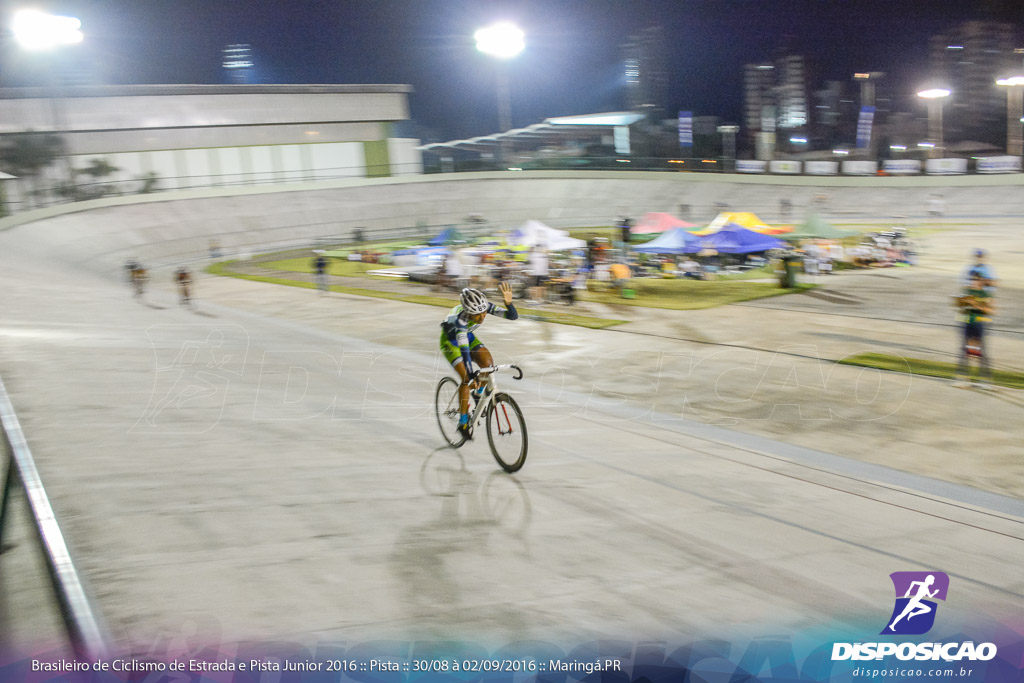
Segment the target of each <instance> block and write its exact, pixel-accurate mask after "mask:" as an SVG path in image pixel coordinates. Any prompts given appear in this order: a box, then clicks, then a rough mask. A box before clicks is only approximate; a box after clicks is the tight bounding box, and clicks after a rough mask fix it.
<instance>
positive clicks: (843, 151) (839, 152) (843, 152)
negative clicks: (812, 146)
mask: <svg viewBox="0 0 1024 683" xmlns="http://www.w3.org/2000/svg"><path fill="white" fill-rule="evenodd" d="M832 153H833V154H837V155H839V156H846V155H847V154H849V153H850V150H848V149H834V150H832Z"/></svg>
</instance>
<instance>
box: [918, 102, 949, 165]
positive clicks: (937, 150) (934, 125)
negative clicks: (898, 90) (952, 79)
mask: <svg viewBox="0 0 1024 683" xmlns="http://www.w3.org/2000/svg"><path fill="white" fill-rule="evenodd" d="M917 96H918V97H920V98H921V99H923V100H927V102H928V141H929V142H931V143H932V144H934V145H935V146H934V147H932V148H931V150H930V151H929V153H928V156H930V157H932V158H933V159H936V158H942V156H943V155H944V154H945V145H944V143H943V141H942V102H943V100H945V98H947V97H949V90H948V89H946V88H929V89H927V90H920V91H918V93H917Z"/></svg>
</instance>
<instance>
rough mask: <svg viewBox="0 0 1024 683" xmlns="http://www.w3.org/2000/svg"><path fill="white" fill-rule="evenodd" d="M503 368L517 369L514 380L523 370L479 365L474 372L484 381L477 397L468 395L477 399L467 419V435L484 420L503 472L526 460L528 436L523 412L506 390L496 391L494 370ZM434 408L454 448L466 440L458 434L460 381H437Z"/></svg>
mask: <svg viewBox="0 0 1024 683" xmlns="http://www.w3.org/2000/svg"><path fill="white" fill-rule="evenodd" d="M504 368H511V369H513V370H515V371H516V373H517V374H516V375H514V376H513V379H517V380H519V379H522V378H523V371H522V369H520V368H519V366H517V365H513V364H508V365H495V366H493V367H488V368H480V369H479V370H478V371H477V373H478V375H479V377H480V379H481V380H482V382H483V387H482V391H481V393H480V395H479V396H477V395H476V394H475V393H474V392H471V393H470V397H471V398H472V399H473V400H474V401H475V402H476V406H475V407H474V409H473V412H472V414H471V415H470V418H469V424H470V438H471V437H472V429H473V427H474V426H476V425H479V424H480V422H481V421H483V422H484V423H485V424H486V425H487V442H488V443H489V444H490V447H491V454H493V455H494V459H495V460H497V461H498V464H499V465H501V468H502V469H503V470H505V471H506V472H518V471H519V470H520V469H522V467H523V463H525V462H526V451H527V447H528V444H529V442H528V435H527V431H526V420H525V419H524V418H523V411H522V410H520V409H519V404H518V403H516V401H515V399H514V398H512V397H511V396H509V395H508V394H507V393H505V392H500V391H498V387H497V385H496V384H495V382H494V373H496V372H497V371H498V370H501V369H504ZM434 411H435V414H436V415H437V425H438V427H440V428H441V435H442V436H443V437H444V439H445V441H447V442H448V444H449V445H450V446H452V447H453V448H459V447H460V446H462V445H463V444H464V443H466V439H467V437H466V436H464V435H462V434H460V433H459V431H458V427H459V414H460V411H459V382H458V381H456V380H455V379H454V378H452V377H444V378H442V379H441V381H440V382H438V383H437V389H436V390H435V392H434Z"/></svg>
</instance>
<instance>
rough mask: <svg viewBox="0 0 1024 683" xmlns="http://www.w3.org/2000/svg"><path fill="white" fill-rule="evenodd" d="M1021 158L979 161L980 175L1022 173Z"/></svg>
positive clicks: (1002, 157) (1003, 157) (1005, 157)
mask: <svg viewBox="0 0 1024 683" xmlns="http://www.w3.org/2000/svg"><path fill="white" fill-rule="evenodd" d="M1020 171H1021V163H1020V157H1014V156H999V157H983V158H981V159H978V173H1020Z"/></svg>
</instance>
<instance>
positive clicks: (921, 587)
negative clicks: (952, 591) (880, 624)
mask: <svg viewBox="0 0 1024 683" xmlns="http://www.w3.org/2000/svg"><path fill="white" fill-rule="evenodd" d="M889 578H890V579H892V584H893V587H894V588H895V589H896V605H895V607H893V610H892V616H891V617H889V625H888V626H886V627H885V629H884V630H883V631H882V634H883V635H888V634H898V635H904V636H919V635H921V634H923V633H927V632H928V631H929V630H931V627H932V625H933V624H934V623H935V611H936V610H937V609H938V605H937V604H936V603H935V600H943V601H944V600H945V599H946V592H947V591H948V590H949V577H948V576H946V575H945V574H943V573H942V572H893V573H892V574H890V575H889Z"/></svg>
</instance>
